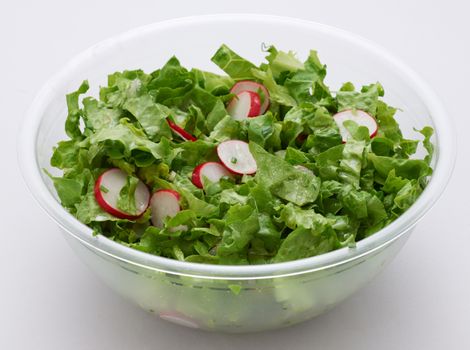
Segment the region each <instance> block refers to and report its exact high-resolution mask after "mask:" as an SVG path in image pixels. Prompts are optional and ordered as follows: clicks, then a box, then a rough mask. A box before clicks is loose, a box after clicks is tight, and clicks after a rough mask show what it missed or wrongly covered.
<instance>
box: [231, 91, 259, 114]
mask: <svg viewBox="0 0 470 350" xmlns="http://www.w3.org/2000/svg"><path fill="white" fill-rule="evenodd" d="M260 110H261V101H260V98H259V95H258V94H257V93H256V92H252V91H242V92H240V93H239V94H237V95H236V96H235V97H234V98H233V99H232V101H230V103H229V104H228V106H227V112H228V114H230V115H231V116H232V117H233V119H235V120H242V119H247V118H252V117H257V116H258V115H260Z"/></svg>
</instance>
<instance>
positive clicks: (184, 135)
mask: <svg viewBox="0 0 470 350" xmlns="http://www.w3.org/2000/svg"><path fill="white" fill-rule="evenodd" d="M166 121H167V122H168V125H169V126H170V128H171V130H173V132H174V133H175V134H176V135H178V136H179V137H181V138H182V139H183V140H185V141H196V140H197V139H196V138H195V137H194V136H193V135H191V134H190V133H189V132H187V131H186V130H184V129H183V128H182V127H180V126H178V125H176V124H175V123H174V122H172V121H171V120H170V119H169V118H167V119H166Z"/></svg>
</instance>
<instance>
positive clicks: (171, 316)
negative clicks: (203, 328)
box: [159, 311, 199, 328]
mask: <svg viewBox="0 0 470 350" xmlns="http://www.w3.org/2000/svg"><path fill="white" fill-rule="evenodd" d="M159 316H160V318H161V319H162V320H165V321H169V322H172V323H175V324H178V325H180V326H185V327H189V328H199V325H198V324H197V323H196V322H194V321H193V320H192V319H191V318H189V317H187V316H185V315H183V314H180V313H179V312H176V311H162V312H160V314H159Z"/></svg>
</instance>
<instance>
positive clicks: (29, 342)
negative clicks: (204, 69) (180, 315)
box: [0, 0, 470, 350]
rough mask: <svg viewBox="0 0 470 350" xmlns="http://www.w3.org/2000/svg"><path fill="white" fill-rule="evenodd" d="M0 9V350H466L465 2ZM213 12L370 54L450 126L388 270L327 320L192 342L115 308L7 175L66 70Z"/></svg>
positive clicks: (468, 68) (119, 305) (468, 43)
mask: <svg viewBox="0 0 470 350" xmlns="http://www.w3.org/2000/svg"><path fill="white" fill-rule="evenodd" d="M0 1H1V2H0V128H1V131H2V133H1V134H2V136H1V137H0V155H1V158H0V169H1V173H0V186H1V187H0V219H1V222H2V225H1V228H0V349H5V350H10V349H69V350H71V349H102V350H105V349H114V350H118V349H139V350H143V349H169V350H172V349H191V350H198V349H224V350H229V349H260V350H262V349H269V350H276V349H322V350H327V349H342V348H345V349H346V348H347V349H350V350H353V349H363V350H364V349H381V350H387V349H394V350H395V349H426V350H432V349H469V348H470V263H469V259H470V239H469V233H470V230H469V217H470V209H469V208H470V206H469V195H470V190H469V183H470V176H469V170H470V169H469V163H470V151H469V150H470V147H469V146H468V143H467V142H466V135H467V134H468V129H469V128H470V122H469V120H470V112H469V102H470V39H469V37H470V20H469V19H468V15H469V14H470V6H469V2H468V1H465V0H460V1H457V0H455V1H453V0H446V1H436V0H432V1H431V0H428V1H424V0H423V1H412V0H405V1H401V0H400V1H378V0H370V1H365V0H355V1H333V0H323V1H313V0H312V1H305V2H301V1H294V0H289V1H274V0H269V1H254V0H249V1H244V0H236V1H202V0H198V1H187V2H183V1H176V0H170V1H155V0H154V1H150V0H148V1H129V0H119V1H117V0H114V1H98V0H80V1H53V0H42V1H23V0H15V1H8V0H0ZM218 12H257V13H267V14H278V15H287V16H294V17H300V18H304V19H310V20H314V21H319V22H323V23H326V24H330V25H334V26H337V27H340V28H343V29H347V30H351V31H353V32H356V33H358V34H361V35H362V36H365V37H367V38H369V39H372V40H374V41H376V42H379V43H380V44H381V45H382V46H385V47H386V48H388V49H389V50H390V51H392V52H394V53H395V54H396V55H397V56H399V57H401V58H402V59H403V60H404V61H405V62H407V63H408V64H409V65H410V66H411V67H412V68H414V69H415V70H416V71H417V72H418V73H420V74H421V75H422V76H423V77H424V78H425V80H427V81H428V83H429V84H430V85H431V86H432V87H433V88H434V89H435V90H436V92H437V93H438V95H440V97H441V99H442V100H443V102H444V104H445V105H446V107H447V109H448V111H449V112H450V114H451V115H452V117H453V119H454V122H455V124H456V126H457V128H456V129H457V134H458V138H459V154H458V161H457V165H456V169H455V172H454V176H453V179H452V182H451V184H450V186H449V187H448V190H447V191H446V193H445V195H444V196H443V197H442V198H441V200H440V201H439V202H438V204H437V205H436V206H435V207H434V209H432V211H431V212H430V213H429V214H428V215H427V216H426V218H425V219H424V220H423V221H422V222H421V223H420V224H419V225H418V227H417V229H416V230H415V232H414V234H413V235H412V237H411V239H410V240H409V242H408V243H407V245H406V246H405V248H404V249H403V251H402V252H401V253H400V254H399V256H398V257H397V259H396V260H395V261H394V262H393V263H392V264H391V265H390V266H389V267H388V268H387V269H386V270H385V272H383V273H382V274H381V275H380V276H379V277H378V278H376V279H375V280H374V281H373V282H372V283H371V284H370V285H369V286H367V287H366V288H364V289H363V290H362V291H360V292H359V293H357V294H356V295H355V296H353V297H352V298H350V299H349V300H347V301H346V302H344V303H343V304H341V305H340V306H338V307H337V308H335V309H334V310H332V311H330V312H329V313H327V314H325V315H322V316H320V317H318V318H316V319H314V320H312V321H309V322H306V323H303V324H301V325H298V326H294V327H291V328H288V329H284V330H278V331H273V332H265V333H260V334H248V335H225V334H211V333H204V332H200V331H194V330H189V329H184V328H181V327H178V326H174V325H171V324H169V323H165V322H163V321H160V320H158V319H155V318H154V317H153V316H151V315H149V314H147V313H145V312H144V311H141V310H140V309H138V308H137V307H134V306H132V305H130V304H128V303H126V302H124V301H123V300H122V299H121V298H120V297H118V296H116V295H115V294H114V293H113V292H112V291H111V290H109V289H108V288H107V287H106V286H104V285H103V284H102V283H101V281H99V280H98V279H97V278H96V277H95V275H94V274H93V273H92V272H91V271H89V270H88V269H87V268H86V267H85V266H84V265H82V263H81V262H80V261H78V259H77V258H76V257H75V256H74V254H73V253H72V251H71V250H70V249H69V248H68V246H67V245H66V243H65V241H64V240H63V238H62V237H61V235H60V233H59V231H58V229H56V228H55V225H54V224H53V223H52V221H51V220H50V219H49V218H47V217H46V215H44V213H43V212H42V211H41V209H40V208H39V207H38V206H37V205H36V204H35V203H34V202H33V200H32V197H31V196H30V195H29V194H28V193H27V191H26V189H25V186H24V185H23V183H22V180H21V178H20V175H19V171H18V169H17V165H16V151H15V143H16V134H17V130H18V127H19V124H20V122H21V119H22V117H23V115H24V112H25V111H26V109H27V107H28V105H29V104H30V103H31V100H32V98H33V97H34V95H35V93H36V92H37V91H38V89H39V88H40V87H41V85H42V84H43V83H44V82H45V81H46V80H47V78H48V77H49V76H50V75H51V74H52V73H54V72H55V71H56V70H58V69H59V67H61V66H62V65H63V64H64V63H65V62H66V61H67V60H69V59H70V58H71V57H73V56H74V55H75V54H77V53H78V52H80V51H81V50H83V49H85V48H86V47H88V46H90V45H92V44H94V43H95V42H97V41H100V40H102V39H105V38H106V37H109V36H112V35H115V34H118V33H120V32H122V31H125V30H128V29H130V28H133V27H136V26H140V25H143V24H147V23H151V22H154V21H160V20H163V19H169V18H172V17H180V16H187V15H195V14H205V13H218ZM195 49H197V48H195Z"/></svg>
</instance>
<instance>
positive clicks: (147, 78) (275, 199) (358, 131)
mask: <svg viewBox="0 0 470 350" xmlns="http://www.w3.org/2000/svg"><path fill="white" fill-rule="evenodd" d="M266 60H267V61H266V62H265V63H262V64H261V65H260V66H256V65H255V64H253V63H251V62H249V61H247V60H246V59H244V58H242V57H240V56H239V55H238V54H236V53H235V52H233V51H232V50H231V49H230V48H229V47H227V46H226V45H222V46H221V47H220V48H219V49H218V50H217V52H216V53H215V55H214V56H213V57H212V61H213V62H214V63H215V64H216V65H217V66H219V67H220V68H221V69H222V70H223V71H225V73H226V74H227V75H219V74H215V73H210V72H205V71H201V70H199V69H195V68H194V69H191V70H188V69H187V68H185V67H183V66H182V65H181V64H180V62H179V61H178V59H177V58H176V57H172V58H170V60H169V61H168V62H167V63H166V64H165V65H164V66H163V67H162V68H160V69H157V70H156V71H154V72H152V73H145V72H143V71H141V70H133V71H123V72H116V73H114V74H111V75H109V77H108V84H107V86H105V87H101V89H100V93H99V99H96V98H93V97H89V96H88V97H84V98H82V97H83V95H85V94H86V92H87V90H88V88H89V86H88V82H87V81H85V82H83V83H82V85H81V86H80V87H79V88H78V90H77V91H75V92H72V93H70V94H68V95H67V106H68V115H67V119H66V122H65V131H66V133H67V135H68V137H69V139H68V140H65V141H61V142H59V143H58V145H57V147H55V149H54V152H53V155H52V158H51V165H52V166H53V167H57V168H59V169H61V170H62V171H63V175H62V176H60V177H53V176H51V178H52V180H53V182H54V185H55V188H56V190H57V194H58V196H59V198H60V200H61V202H62V205H63V206H64V207H65V208H67V209H68V210H69V212H70V213H72V214H73V215H74V216H76V217H77V219H78V220H80V221H81V222H82V223H84V224H86V225H88V226H90V227H91V228H92V229H93V230H94V232H95V233H96V234H102V235H105V236H107V237H108V238H110V239H113V240H115V241H117V242H120V243H122V244H124V245H127V246H129V247H132V248H134V249H138V250H141V251H144V252H148V253H151V254H156V255H160V256H164V257H168V258H173V259H178V260H182V261H189V262H198V263H210V264H265V263H272V262H283V261H289V260H294V259H300V258H305V257H310V256H314V255H318V254H323V253H326V252H329V251H331V250H334V249H338V248H341V247H346V246H352V245H354V243H355V242H357V241H359V240H361V239H363V238H365V237H367V236H370V235H372V234H373V233H375V232H377V231H378V230H380V229H381V228H383V227H384V226H386V225H388V224H389V223H391V222H392V221H393V220H395V219H396V218H397V217H399V216H400V215H401V214H403V212H405V211H406V210H407V209H408V208H409V207H410V206H411V205H412V204H413V203H414V202H415V201H416V199H417V198H418V197H419V195H420V194H421V192H422V191H423V189H424V188H425V186H426V183H427V178H428V177H429V175H431V173H432V170H431V168H430V160H431V157H432V153H433V145H432V143H431V141H430V138H431V137H432V134H433V130H432V128H430V127H425V128H424V129H422V130H420V131H419V133H421V134H422V137H423V138H424V140H423V146H424V148H425V149H426V151H427V153H428V155H427V156H426V157H425V158H424V159H412V158H410V157H411V156H412V155H413V154H415V152H416V151H417V147H418V143H419V142H418V141H417V140H409V139H405V138H404V137H403V135H402V132H401V131H400V128H399V125H398V123H397V122H396V120H395V119H394V115H395V112H396V111H397V110H396V109H395V108H393V107H391V106H388V105H387V104H386V103H385V102H384V101H383V100H382V99H381V97H383V95H384V89H383V88H382V86H381V85H380V84H379V83H375V84H371V85H367V86H363V87H362V88H361V89H359V90H356V89H355V87H354V86H353V84H352V83H349V82H348V83H345V84H344V85H343V86H342V87H341V89H340V90H339V91H336V92H333V91H331V90H330V88H329V87H328V86H327V85H326V84H325V82H324V79H325V76H326V66H324V65H323V64H322V63H320V61H319V59H318V56H317V53H316V52H315V51H311V52H310V54H309V56H308V57H307V60H306V61H305V62H301V61H299V60H298V59H297V57H296V56H295V54H294V53H293V52H283V51H278V50H277V49H276V48H274V47H272V46H271V47H270V48H269V49H268V50H267V57H266ZM241 80H252V81H256V82H258V83H261V84H263V85H264V86H265V87H266V88H267V91H268V92H269V96H265V94H264V93H262V91H260V92H259V94H260V99H261V103H263V102H264V100H265V99H267V98H269V100H270V105H269V109H268V110H267V111H265V112H264V113H262V115H260V116H257V117H253V118H247V119H244V120H235V119H234V118H232V117H231V116H230V115H229V114H228V112H227V110H226V105H227V103H228V102H230V101H231V100H232V99H233V98H234V95H233V94H232V93H231V91H230V90H231V88H232V86H233V85H234V84H235V83H236V82H237V81H241ZM349 109H352V110H362V111H364V112H367V113H368V114H369V115H370V116H372V117H373V118H374V120H375V121H376V123H377V125H378V130H377V134H376V135H374V137H371V134H370V132H369V130H368V129H367V127H365V126H361V125H359V124H358V123H356V122H354V121H351V120H350V121H347V122H345V123H344V127H345V128H346V129H347V131H348V132H349V134H350V135H351V137H350V138H348V139H347V140H346V142H343V139H342V135H341V134H340V131H339V129H338V125H337V124H336V122H335V120H334V117H333V116H334V115H335V114H336V113H337V112H341V111H344V110H349ZM168 119H170V120H172V121H173V122H174V123H175V124H177V125H179V126H180V127H181V128H183V129H184V130H185V131H186V132H187V133H189V134H191V135H193V136H194V137H195V138H196V139H197V140H196V141H190V140H184V139H183V138H181V136H180V135H178V134H176V133H175V132H173V130H172V128H171V127H170V124H169V123H168ZM227 140H243V141H246V142H248V143H249V150H250V152H251V154H252V156H253V157H254V159H255V160H256V164H257V171H256V174H255V175H243V176H233V177H223V178H221V179H220V181H218V182H206V183H205V185H204V189H201V188H198V187H197V186H195V185H194V184H193V183H192V182H191V174H192V171H193V169H194V167H195V166H197V165H199V164H201V163H204V162H207V161H218V158H217V153H216V148H217V146H218V144H219V143H221V142H223V141H227ZM235 161H236V159H235ZM110 168H119V169H121V170H122V171H124V172H125V173H126V174H127V175H128V178H127V180H126V184H125V186H123V188H122V190H121V191H120V192H119V198H118V201H117V205H118V207H119V209H120V210H123V211H127V212H129V213H135V212H136V206H135V198H134V196H135V191H136V188H137V184H138V181H139V179H140V180H141V181H143V182H144V183H145V184H146V185H147V186H148V188H149V189H150V190H151V192H153V191H155V190H158V189H169V190H173V191H176V192H177V193H178V194H179V195H180V205H181V209H182V210H181V211H180V212H178V213H177V214H176V215H175V216H173V217H168V218H166V219H165V224H164V227H156V226H153V225H152V223H151V220H150V217H151V214H152V213H151V208H150V207H149V208H148V209H147V210H146V211H145V213H144V214H143V215H141V216H139V217H137V218H135V219H132V220H129V219H122V218H118V217H116V216H114V215H112V214H109V213H108V212H106V211H105V210H103V208H102V207H101V206H100V205H99V204H98V203H97V201H96V198H95V193H94V187H95V182H96V181H97V179H98V177H99V176H100V175H101V174H102V173H103V172H104V171H106V170H107V169H110ZM108 190H109V189H107V188H106V187H105V186H101V191H102V192H104V193H105V192H106V191H108Z"/></svg>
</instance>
